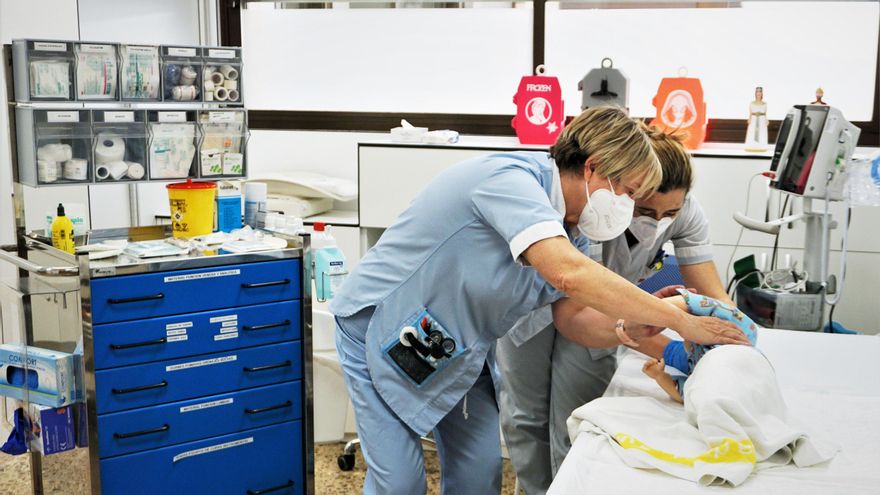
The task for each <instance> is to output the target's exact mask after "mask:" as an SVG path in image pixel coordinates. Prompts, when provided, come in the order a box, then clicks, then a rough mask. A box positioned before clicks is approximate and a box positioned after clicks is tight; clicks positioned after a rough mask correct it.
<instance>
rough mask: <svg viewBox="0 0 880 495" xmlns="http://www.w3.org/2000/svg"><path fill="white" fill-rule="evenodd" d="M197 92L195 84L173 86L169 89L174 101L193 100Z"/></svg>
mask: <svg viewBox="0 0 880 495" xmlns="http://www.w3.org/2000/svg"><path fill="white" fill-rule="evenodd" d="M197 94H198V91H197V90H196V87H195V86H174V88H172V89H171V98H172V99H173V100H175V101H193V100H195V99H196V95H197Z"/></svg>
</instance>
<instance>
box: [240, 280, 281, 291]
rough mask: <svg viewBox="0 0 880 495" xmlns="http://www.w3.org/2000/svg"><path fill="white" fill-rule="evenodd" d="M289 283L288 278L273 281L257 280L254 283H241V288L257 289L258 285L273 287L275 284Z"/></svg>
mask: <svg viewBox="0 0 880 495" xmlns="http://www.w3.org/2000/svg"><path fill="white" fill-rule="evenodd" d="M289 283H290V280H288V279H286V278H285V279H284V280H276V281H274V282H259V283H256V284H241V288H242V289H259V288H260V287H273V286H276V285H287V284H289Z"/></svg>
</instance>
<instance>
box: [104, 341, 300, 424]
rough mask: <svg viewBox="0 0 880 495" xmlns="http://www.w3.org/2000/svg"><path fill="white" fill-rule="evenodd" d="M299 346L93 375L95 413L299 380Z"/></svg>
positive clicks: (264, 348) (284, 345) (276, 346)
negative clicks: (95, 400)
mask: <svg viewBox="0 0 880 495" xmlns="http://www.w3.org/2000/svg"><path fill="white" fill-rule="evenodd" d="M302 359H303V357H302V345H301V343H300V342H299V341H296V342H286V343H282V344H271V345H265V346H260V347H250V348H248V349H240V350H234V351H227V352H222V353H216V354H203V355H200V356H193V357H188V358H183V359H175V360H171V361H162V362H158V363H150V364H139V365H135V366H126V367H123V368H113V369H109V370H101V371H97V372H95V388H96V394H97V412H98V414H103V413H108V412H112V411H121V410H124V409H132V408H135V407H144V406H153V405H156V404H162V403H165V402H173V401H178V400H184V399H192V398H196V397H203V396H206V395H214V394H220V393H225V392H232V391H234V390H241V389H245V388H250V387H258V386H261V385H271V384H273V383H280V382H286V381H290V380H297V379H300V378H302V364H303V363H302Z"/></svg>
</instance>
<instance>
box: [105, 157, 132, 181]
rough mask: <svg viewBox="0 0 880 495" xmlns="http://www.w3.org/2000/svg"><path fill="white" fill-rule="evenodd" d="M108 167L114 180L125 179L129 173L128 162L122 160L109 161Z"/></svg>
mask: <svg viewBox="0 0 880 495" xmlns="http://www.w3.org/2000/svg"><path fill="white" fill-rule="evenodd" d="M107 168H108V169H109V170H110V177H112V178H113V180H120V179H123V178H125V175H126V174H127V173H128V164H127V163H125V162H124V161H122V160H120V161H118V162H113V163H108V164H107Z"/></svg>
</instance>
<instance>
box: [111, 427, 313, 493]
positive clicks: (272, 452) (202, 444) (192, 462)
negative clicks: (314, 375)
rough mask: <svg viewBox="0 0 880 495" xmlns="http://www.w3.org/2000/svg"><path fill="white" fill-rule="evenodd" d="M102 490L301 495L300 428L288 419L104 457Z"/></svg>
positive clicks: (301, 454) (301, 453)
mask: <svg viewBox="0 0 880 495" xmlns="http://www.w3.org/2000/svg"><path fill="white" fill-rule="evenodd" d="M273 488H277V490H272V489H273ZM101 492H102V493H103V494H104V495H140V494H143V495H156V494H166V493H167V494H170V493H185V494H187V495H201V494H204V495H218V494H223V495H248V494H249V493H250V494H253V493H271V494H272V495H292V494H302V493H304V489H303V445H302V424H301V423H300V422H299V421H290V422H287V423H281V424H278V425H274V426H267V427H263V428H257V429H254V430H248V431H244V432H240V433H235V434H232V435H223V436H219V437H213V438H210V439H207V440H200V441H197V442H190V443H184V444H180V445H175V446H173V447H164V448H161V449H157V450H149V451H146V452H140V453H137V454H129V455H124V456H119V457H113V458H110V459H103V460H101Z"/></svg>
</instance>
